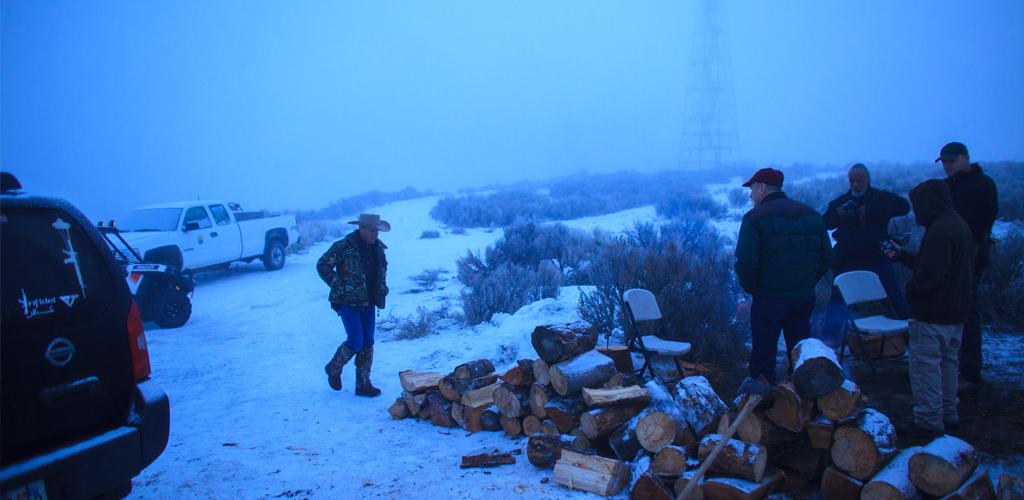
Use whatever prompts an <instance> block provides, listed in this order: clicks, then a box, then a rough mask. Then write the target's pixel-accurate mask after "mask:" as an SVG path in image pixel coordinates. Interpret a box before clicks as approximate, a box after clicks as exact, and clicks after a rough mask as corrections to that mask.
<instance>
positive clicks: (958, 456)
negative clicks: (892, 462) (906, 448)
mask: <svg viewBox="0 0 1024 500" xmlns="http://www.w3.org/2000/svg"><path fill="white" fill-rule="evenodd" d="M977 466H978V452H977V451H976V450H975V449H974V447H973V446H971V445H969V444H967V443H966V442H964V441H963V440H962V439H959V438H955V437H953V436H949V435H945V436H941V437H939V438H936V439H935V440H933V441H932V442H930V443H928V444H926V445H924V447H922V448H921V450H920V451H918V452H917V453H915V454H914V455H913V456H912V457H910V480H911V481H913V483H914V486H917V487H918V489H920V490H921V491H923V492H925V493H927V494H929V495H932V496H937V497H940V496H943V495H948V494H950V493H952V492H953V491H954V490H956V489H957V488H958V487H960V485H961V484H963V482H964V480H965V479H967V478H968V477H970V475H971V473H973V472H974V469H975V467H977Z"/></svg>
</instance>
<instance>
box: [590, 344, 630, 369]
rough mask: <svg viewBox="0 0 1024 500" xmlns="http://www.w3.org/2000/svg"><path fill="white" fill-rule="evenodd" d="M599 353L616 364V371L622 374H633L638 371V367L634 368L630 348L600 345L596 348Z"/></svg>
mask: <svg viewBox="0 0 1024 500" xmlns="http://www.w3.org/2000/svg"><path fill="white" fill-rule="evenodd" d="M596 350H597V352H599V353H601V354H604V355H605V356H608V357H609V358H610V359H611V360H612V362H613V363H615V369H616V370H618V371H620V372H625V373H632V372H634V371H636V367H634V366H633V355H632V354H630V352H629V347H628V346H624V345H607V346H605V345H599V346H597V347H596Z"/></svg>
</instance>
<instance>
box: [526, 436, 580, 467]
mask: <svg viewBox="0 0 1024 500" xmlns="http://www.w3.org/2000/svg"><path fill="white" fill-rule="evenodd" d="M572 446H573V442H572V438H570V437H569V436H545V435H542V434H537V435H534V436H530V440H529V441H527V443H526V459H527V460H529V461H530V463H531V464H533V465H535V466H537V467H540V468H542V469H550V468H552V467H554V466H555V463H556V462H558V459H559V458H561V457H562V450H563V449H571V448H572Z"/></svg>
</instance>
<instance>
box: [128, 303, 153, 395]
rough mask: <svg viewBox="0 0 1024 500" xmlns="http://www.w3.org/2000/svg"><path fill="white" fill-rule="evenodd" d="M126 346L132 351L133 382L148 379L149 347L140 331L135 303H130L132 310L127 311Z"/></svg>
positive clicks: (139, 319)
mask: <svg viewBox="0 0 1024 500" xmlns="http://www.w3.org/2000/svg"><path fill="white" fill-rule="evenodd" d="M128 345H129V346H130V347H131V350H132V370H133V371H134V372H135V380H145V379H147V378H149V372H150V368H149V346H148V345H147V344H146V332H145V331H143V329H142V316H141V315H140V314H139V306H137V305H135V301H132V308H131V309H129V310H128Z"/></svg>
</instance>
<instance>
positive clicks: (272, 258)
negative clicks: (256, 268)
mask: <svg viewBox="0 0 1024 500" xmlns="http://www.w3.org/2000/svg"><path fill="white" fill-rule="evenodd" d="M263 266H264V267H266V268H267V270H268V271H277V270H278V269H281V268H282V267H284V243H281V241H280V240H270V241H269V242H267V249H266V250H265V251H264V252H263Z"/></svg>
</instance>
